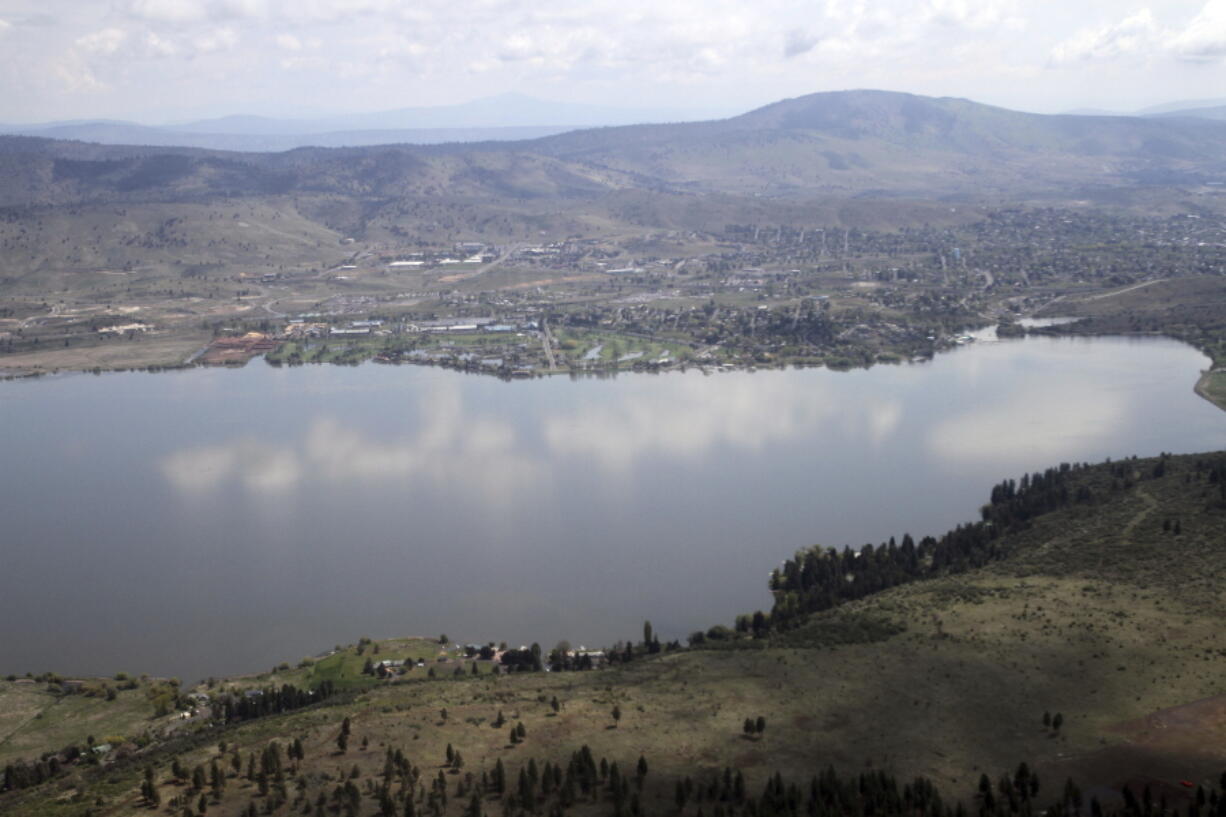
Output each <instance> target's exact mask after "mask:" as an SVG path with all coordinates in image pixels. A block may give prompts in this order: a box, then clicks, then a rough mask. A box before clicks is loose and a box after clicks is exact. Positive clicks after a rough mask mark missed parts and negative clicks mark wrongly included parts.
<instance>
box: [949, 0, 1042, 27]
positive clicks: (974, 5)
mask: <svg viewBox="0 0 1226 817" xmlns="http://www.w3.org/2000/svg"><path fill="white" fill-rule="evenodd" d="M926 12H927V18H928V20H929V21H930V22H933V23H937V24H940V25H949V26H958V27H962V28H969V29H977V30H982V29H989V28H996V27H1001V26H1003V27H1007V28H1010V29H1016V28H1020V27H1022V26H1023V25H1024V21H1023V20H1022V18H1021V17H1019V16H1018V15H1017V14H1016V13H1015V11H1014V3H1012V2H1008V0H928V4H927V9H926Z"/></svg>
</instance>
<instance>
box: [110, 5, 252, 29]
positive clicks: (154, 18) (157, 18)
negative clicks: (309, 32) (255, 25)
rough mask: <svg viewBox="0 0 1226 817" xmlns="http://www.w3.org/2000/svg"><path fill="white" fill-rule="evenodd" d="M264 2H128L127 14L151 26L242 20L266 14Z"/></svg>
mask: <svg viewBox="0 0 1226 817" xmlns="http://www.w3.org/2000/svg"><path fill="white" fill-rule="evenodd" d="M268 11H269V9H268V5H267V3H266V2H265V0H132V2H131V3H130V4H129V6H128V14H129V15H130V16H132V17H134V18H136V19H138V20H144V21H148V22H154V23H175V24H187V23H201V22H208V21H213V22H216V21H219V20H245V19H255V18H260V17H264V16H266V15H267V14H268Z"/></svg>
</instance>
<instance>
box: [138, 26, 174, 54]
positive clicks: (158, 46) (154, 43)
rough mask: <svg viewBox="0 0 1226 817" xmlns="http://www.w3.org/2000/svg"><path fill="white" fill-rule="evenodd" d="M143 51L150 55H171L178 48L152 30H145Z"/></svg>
mask: <svg viewBox="0 0 1226 817" xmlns="http://www.w3.org/2000/svg"><path fill="white" fill-rule="evenodd" d="M145 53H147V54H148V55H149V56H151V57H173V56H174V55H175V54H177V53H179V48H178V47H177V46H176V45H175V44H174V43H173V42H171V41H170V40H167V39H165V38H163V37H159V36H158V35H157V34H155V33H153V32H152V31H147V32H145Z"/></svg>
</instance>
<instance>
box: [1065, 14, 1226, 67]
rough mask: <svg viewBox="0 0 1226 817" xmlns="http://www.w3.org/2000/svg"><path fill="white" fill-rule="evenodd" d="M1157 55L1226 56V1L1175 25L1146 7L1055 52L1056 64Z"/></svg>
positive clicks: (1208, 59) (1080, 34) (1185, 57)
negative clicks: (1161, 19)
mask: <svg viewBox="0 0 1226 817" xmlns="http://www.w3.org/2000/svg"><path fill="white" fill-rule="evenodd" d="M1157 56H1166V57H1175V58H1177V59H1180V60H1185V61H1190V62H1216V61H1218V60H1221V59H1223V58H1226V0H1208V2H1206V3H1205V5H1204V6H1202V7H1201V9H1200V11H1199V12H1198V13H1197V14H1196V15H1195V16H1194V17H1192V19H1190V20H1188V21H1187V22H1186V23H1185V24H1183V25H1182V26H1174V27H1171V26H1166V25H1163V24H1161V23H1160V22H1159V21H1158V20H1157V19H1156V18H1155V17H1154V14H1153V12H1151V11H1150V10H1149V9H1148V8H1142V9H1139V10H1138V11H1136V12H1134V13H1133V14H1130V15H1129V16H1127V17H1125V18H1124V19H1123V20H1120V21H1119V22H1117V23H1112V24H1109V25H1106V26H1101V27H1097V28H1087V29H1082V30H1081V31H1079V32H1077V33H1076V34H1074V35H1073V36H1071V37H1069V38H1067V39H1065V40H1063V41H1061V42H1060V43H1058V44H1057V45H1056V46H1055V47H1054V48H1053V49H1052V52H1051V57H1052V60H1053V62H1056V63H1071V62H1079V61H1084V60H1112V59H1119V58H1125V57H1137V58H1151V57H1157Z"/></svg>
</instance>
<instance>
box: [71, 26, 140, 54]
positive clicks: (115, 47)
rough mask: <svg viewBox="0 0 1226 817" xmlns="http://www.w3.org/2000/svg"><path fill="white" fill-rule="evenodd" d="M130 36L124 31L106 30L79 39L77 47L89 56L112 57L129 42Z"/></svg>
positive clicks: (116, 29)
mask: <svg viewBox="0 0 1226 817" xmlns="http://www.w3.org/2000/svg"><path fill="white" fill-rule="evenodd" d="M127 39H128V35H127V32H125V31H124V30H123V29H119V28H104V29H102V30H100V31H94V32H92V33H90V34H86V35H85V36H83V37H78V38H77V43H76V44H77V47H78V48H80V49H81V50H82V51H84V52H85V53H87V54H99V55H102V56H110V55H112V54H114V53H116V52H117V51H119V49H120V48H122V47H123V45H124V43H125V42H127Z"/></svg>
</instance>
